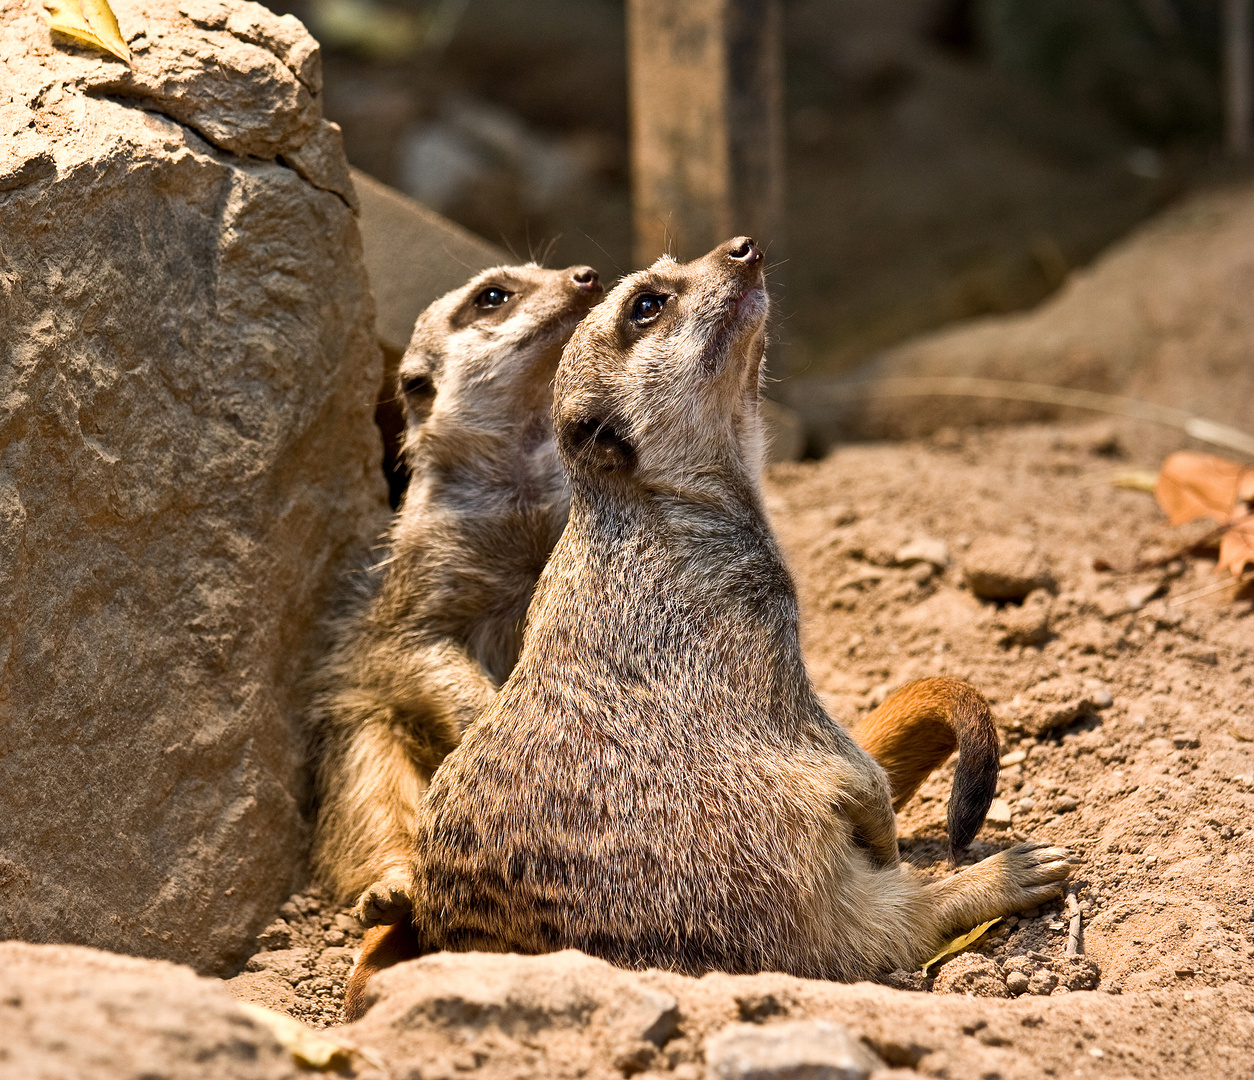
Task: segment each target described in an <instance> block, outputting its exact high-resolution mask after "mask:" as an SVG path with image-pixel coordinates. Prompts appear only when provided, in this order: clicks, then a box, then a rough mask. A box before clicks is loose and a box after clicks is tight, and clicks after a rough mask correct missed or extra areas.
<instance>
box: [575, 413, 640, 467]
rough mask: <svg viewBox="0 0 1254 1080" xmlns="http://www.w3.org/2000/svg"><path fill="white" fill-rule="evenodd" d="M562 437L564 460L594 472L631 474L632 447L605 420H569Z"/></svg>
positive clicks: (634, 459)
mask: <svg viewBox="0 0 1254 1080" xmlns="http://www.w3.org/2000/svg"><path fill="white" fill-rule="evenodd" d="M561 438H562V448H563V449H564V450H565V451H566V455H567V457H569V458H570V459H571V460H572V461H575V462H578V463H579V464H580V465H582V466H584V467H585V468H588V469H591V470H592V471H593V472H603V473H609V472H630V471H631V470H632V469H633V468H635V465H636V451H635V448H634V447H633V446H632V445H631V443H630V442H628V441H627V440H626V439H624V438H623V437H622V436H621V435H620V434H619V433H618V431H617V429H616V428H615V427H614V426H613V425H612V424H611V423H610V422H609V421H608V420H599V419H597V418H596V417H586V418H585V419H582V420H569V421H567V422H566V424H565V425H563V427H562V435H561Z"/></svg>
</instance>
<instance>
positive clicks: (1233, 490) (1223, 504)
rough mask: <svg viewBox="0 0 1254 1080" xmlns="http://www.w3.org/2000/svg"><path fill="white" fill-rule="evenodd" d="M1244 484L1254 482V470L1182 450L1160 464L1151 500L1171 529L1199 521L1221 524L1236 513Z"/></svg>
mask: <svg viewBox="0 0 1254 1080" xmlns="http://www.w3.org/2000/svg"><path fill="white" fill-rule="evenodd" d="M1243 480H1245V481H1254V469H1247V468H1245V467H1244V466H1242V465H1238V464H1237V463H1236V462H1235V461H1228V460H1226V459H1225V458H1220V457H1213V456H1211V455H1210V454H1195V453H1193V452H1192V451H1189V450H1182V451H1181V452H1180V453H1178V454H1172V455H1171V457H1169V458H1168V459H1167V460H1166V461H1164V462H1163V467H1162V471H1161V472H1159V474H1158V483H1157V485H1155V487H1154V498H1156V499H1157V500H1158V505H1159V506H1161V507H1162V508H1163V510H1164V511H1165V512H1166V514H1167V517H1168V518H1169V519H1170V520H1171V523H1172V524H1173V525H1183V524H1184V523H1185V522H1186V521H1193V520H1194V519H1196V518H1200V517H1209V518H1214V519H1215V520H1216V521H1218V522H1219V523H1220V524H1224V523H1225V522H1227V521H1228V520H1230V519H1231V517H1232V515H1233V512H1234V511H1235V510H1236V506H1237V498H1238V496H1239V494H1240V492H1241V491H1242V490H1243V487H1244V485H1243V483H1242V481H1243Z"/></svg>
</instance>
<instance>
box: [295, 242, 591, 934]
mask: <svg viewBox="0 0 1254 1080" xmlns="http://www.w3.org/2000/svg"><path fill="white" fill-rule="evenodd" d="M601 293H602V288H601V285H600V283H599V281H598V279H597V275H596V272H595V271H593V270H592V269H591V267H570V268H568V269H566V270H546V269H542V268H540V267H538V266H534V265H527V266H515V267H497V268H495V269H492V270H488V271H485V272H484V273H482V274H479V275H477V276H476V277H475V278H474V279H473V280H472V281H470V282H469V283H468V284H467V285H465V286H464V287H462V288H460V289H457V290H455V291H454V292H451V293H449V294H448V295H446V296H444V297H442V298H441V299H440V300H437V301H436V302H435V303H433V304H432V305H431V306H430V307H429V308H427V310H426V311H425V312H424V313H423V314H422V316H421V317H420V318H419V319H418V322H417V325H416V326H415V328H414V333H413V337H412V340H411V341H410V344H409V347H408V349H407V350H406V352H405V355H404V357H403V358H402V360H401V363H400V368H399V374H398V392H399V393H400V394H401V395H402V397H403V401H404V406H405V411H406V425H407V430H406V442H405V458H406V463H407V464H408V466H409V468H410V471H411V481H410V485H409V488H408V490H407V492H406V494H405V497H404V501H403V503H402V505H401V508H400V510H399V512H398V513H397V515H396V518H395V520H394V522H393V524H392V527H391V530H390V533H389V535H388V540H387V546H386V549H385V556H384V557H383V558H382V559H381V560H380V561H379V562H378V563H377V565H375V566H374V567H372V568H371V569H370V570H369V571H367V572H365V573H364V574H363V575H362V581H361V585H362V588H361V589H360V590H359V594H358V595H357V596H356V597H355V598H354V600H353V601H352V602H351V604H350V610H349V611H348V612H347V613H346V614H345V615H344V616H343V617H342V618H340V619H339V621H338V623H337V625H336V626H335V627H334V638H335V642H336V644H335V646H334V648H333V650H332V652H331V654H330V656H329V657H328V659H327V661H326V662H325V664H324V665H323V667H322V669H321V671H320V672H319V676H318V683H319V692H318V693H317V695H316V703H315V707H314V710H313V718H312V719H313V726H314V744H315V755H314V765H315V777H316V792H317V799H318V808H317V817H316V823H315V835H314V847H313V859H314V866H315V871H316V874H317V876H318V877H319V879H320V880H321V881H322V883H323V884H324V885H326V886H327V887H328V888H329V889H330V890H331V891H332V892H333V893H334V894H335V895H336V896H337V897H339V898H341V899H342V900H357V910H358V913H359V915H361V916H362V917H363V918H364V919H365V920H366V921H370V922H380V921H381V922H388V921H393V920H395V919H397V918H400V917H401V916H402V915H403V914H406V913H407V912H408V908H409V901H408V897H407V892H408V886H409V876H410V872H409V866H410V859H411V856H412V852H413V847H414V836H413V831H412V822H413V817H414V813H415V811H416V808H417V805H418V802H419V800H420V799H421V797H422V794H423V792H424V791H425V789H426V786H427V783H428V781H429V780H430V777H431V774H432V772H433V771H434V770H435V768H436V767H437V766H438V765H439V764H440V762H441V761H442V760H443V758H444V756H445V755H446V754H447V753H448V752H449V751H450V750H451V749H453V747H455V746H456V745H457V744H458V742H459V741H460V739H461V737H462V734H463V732H464V731H465V730H466V728H467V726H468V725H469V724H470V723H471V722H472V721H473V720H475V718H477V717H478V716H479V714H480V713H481V712H482V711H483V710H484V708H486V707H487V705H488V704H489V703H490V702H491V700H492V698H493V696H494V695H495V693H496V689H497V687H498V686H499V685H500V684H501V683H502V682H503V681H504V680H505V678H506V676H507V675H508V674H509V672H510V670H511V669H512V667H513V666H514V662H515V660H516V659H517V656H518V650H519V646H520V642H521V633H522V625H523V620H524V616H525V613H526V610H527V605H528V604H529V602H530V600H531V595H532V591H533V589H534V587H535V583H536V579H537V578H538V576H539V574H540V571H541V570H542V569H543V567H544V564H545V562H546V560H547V559H548V556H549V553H550V551H551V550H552V548H553V545H554V544H555V543H556V541H557V538H558V536H559V535H560V534H561V531H562V528H563V526H564V525H565V522H566V515H567V510H568V505H569V503H568V494H567V488H566V480H565V477H564V475H563V473H562V469H561V465H560V462H559V460H558V455H557V450H556V448H555V446H554V441H553V428H552V381H553V374H554V371H555V369H556V366H557V361H558V358H559V356H560V354H561V349H562V346H563V345H564V344H565V343H566V341H567V339H568V338H569V337H570V334H571V332H572V331H573V330H574V328H575V326H576V324H577V323H578V321H579V319H580V318H582V317H583V316H584V315H585V314H586V313H587V311H588V310H589V308H590V307H591V306H592V304H593V303H595V302H596V301H597V300H598V299H599V298H600V296H601Z"/></svg>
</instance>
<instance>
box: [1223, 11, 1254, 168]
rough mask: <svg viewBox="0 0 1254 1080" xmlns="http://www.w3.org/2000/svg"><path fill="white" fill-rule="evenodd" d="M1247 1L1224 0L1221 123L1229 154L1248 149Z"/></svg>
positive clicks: (1250, 105)
mask: <svg viewBox="0 0 1254 1080" xmlns="http://www.w3.org/2000/svg"><path fill="white" fill-rule="evenodd" d="M1250 62H1251V60H1250V0H1224V83H1225V86H1224V114H1225V115H1224V126H1225V129H1226V130H1225V135H1226V139H1225V142H1226V144H1227V149H1228V153H1230V154H1232V155H1233V156H1234V157H1245V156H1246V155H1248V154H1249V152H1250V137H1251V131H1250V126H1251V119H1252V117H1251V113H1252V112H1254V102H1252V101H1251V92H1252V91H1251V78H1250Z"/></svg>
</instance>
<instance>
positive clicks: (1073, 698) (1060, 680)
mask: <svg viewBox="0 0 1254 1080" xmlns="http://www.w3.org/2000/svg"><path fill="white" fill-rule="evenodd" d="M1113 700H1114V699H1113V698H1112V697H1111V693H1110V690H1109V689H1107V688H1106V687H1105V686H1104V685H1103V684H1101V683H1100V682H1097V681H1096V680H1093V679H1081V678H1079V677H1078V676H1075V675H1060V676H1057V677H1056V678H1052V679H1046V680H1045V681H1043V682H1039V683H1037V684H1036V685H1035V686H1033V687H1031V688H1029V689H1028V690H1025V691H1024V692H1023V693H1022V694H1016V695H1015V697H1014V698H1013V699H1012V700H1011V702H1010V705H1009V708H1008V709H1007V716H1006V718H1005V721H1004V722H1005V723H1007V724H1008V725H1009V726H1010V727H1011V728H1012V729H1013V730H1015V731H1020V732H1024V733H1026V734H1028V735H1033V736H1036V735H1043V734H1044V733H1045V732H1048V731H1053V730H1055V729H1056V728H1060V727H1066V726H1067V725H1068V724H1070V723H1071V722H1072V721H1073V720H1076V719H1077V718H1078V717H1081V716H1084V715H1085V714H1086V713H1095V712H1097V711H1099V710H1101V709H1105V708H1107V707H1108V706H1110V705H1111V704H1113Z"/></svg>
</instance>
